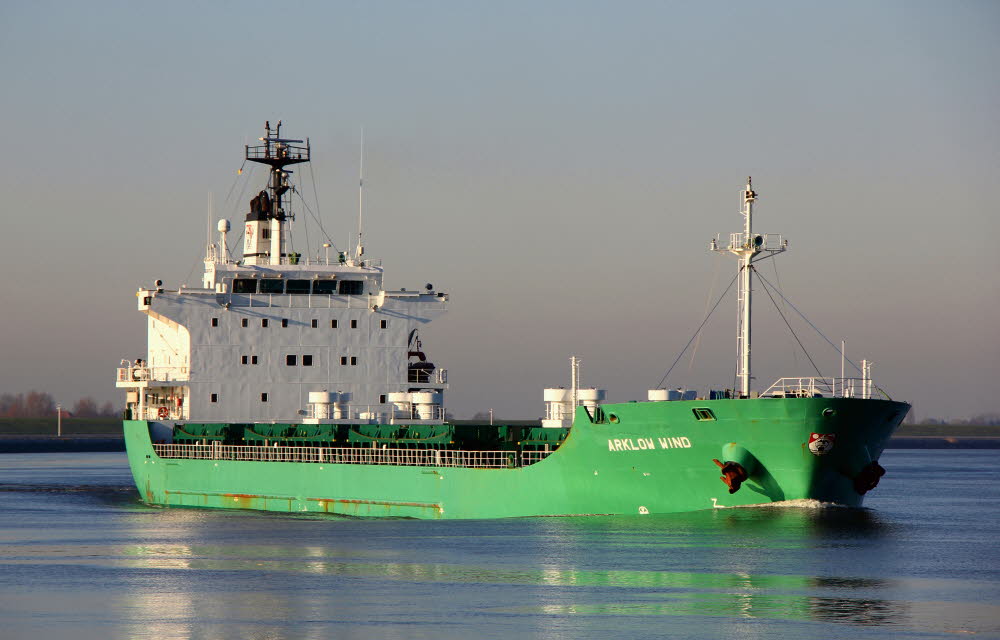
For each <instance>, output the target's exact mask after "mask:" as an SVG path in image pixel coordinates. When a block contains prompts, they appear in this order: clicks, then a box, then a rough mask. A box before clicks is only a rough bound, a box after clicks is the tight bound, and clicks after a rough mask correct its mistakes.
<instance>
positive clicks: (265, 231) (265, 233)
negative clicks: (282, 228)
mask: <svg viewBox="0 0 1000 640" xmlns="http://www.w3.org/2000/svg"><path fill="white" fill-rule="evenodd" d="M260 239H261V240H270V239H271V227H264V228H262V229H261V230H260Z"/></svg>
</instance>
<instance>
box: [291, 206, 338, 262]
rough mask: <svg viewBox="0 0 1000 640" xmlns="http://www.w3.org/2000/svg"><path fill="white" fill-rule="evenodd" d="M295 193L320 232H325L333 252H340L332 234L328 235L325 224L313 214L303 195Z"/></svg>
mask: <svg viewBox="0 0 1000 640" xmlns="http://www.w3.org/2000/svg"><path fill="white" fill-rule="evenodd" d="M294 193H295V195H297V196H298V197H299V200H300V201H301V202H302V206H303V207H305V208H306V211H308V212H309V215H311V216H312V217H313V220H315V221H316V224H317V225H318V226H319V230H320V231H322V232H323V235H324V236H326V240H327V242H329V243H330V246H332V247H333V250H334V251H339V249H337V245H336V243H335V242H334V241H333V238H331V237H330V234H329V233H327V232H326V229H324V228H323V223H322V222H320V220H319V218H318V217H316V214H315V213H313V210H312V209H310V208H309V205H308V204H307V203H306V201H305V198H303V197H302V194H300V193H299V192H298V191H295V192H294Z"/></svg>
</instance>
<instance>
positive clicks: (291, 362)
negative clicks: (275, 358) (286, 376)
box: [285, 355, 295, 367]
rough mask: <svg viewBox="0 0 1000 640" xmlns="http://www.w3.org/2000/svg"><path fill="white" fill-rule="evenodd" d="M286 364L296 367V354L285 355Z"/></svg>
mask: <svg viewBox="0 0 1000 640" xmlns="http://www.w3.org/2000/svg"><path fill="white" fill-rule="evenodd" d="M285 364H286V365H288V366H289V367H294V366H295V356H294V355H287V356H285Z"/></svg>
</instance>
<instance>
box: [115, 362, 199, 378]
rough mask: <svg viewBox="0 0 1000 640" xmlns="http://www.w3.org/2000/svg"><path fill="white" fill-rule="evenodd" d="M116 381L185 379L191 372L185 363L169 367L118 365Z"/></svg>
mask: <svg viewBox="0 0 1000 640" xmlns="http://www.w3.org/2000/svg"><path fill="white" fill-rule="evenodd" d="M117 371H118V382H147V381H153V382H174V381H186V380H188V379H189V376H190V374H191V372H190V371H189V369H188V367H187V365H180V366H170V367H136V366H128V367H119V368H118V370H117Z"/></svg>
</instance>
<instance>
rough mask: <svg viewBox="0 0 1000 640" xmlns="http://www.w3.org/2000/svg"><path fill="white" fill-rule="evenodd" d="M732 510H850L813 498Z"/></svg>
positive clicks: (738, 506)
mask: <svg viewBox="0 0 1000 640" xmlns="http://www.w3.org/2000/svg"><path fill="white" fill-rule="evenodd" d="M729 508H730V509H761V508H763V509H849V508H850V507H848V506H847V505H844V504H839V503H837V502H823V501H821V500H813V499H811V498H801V499H799V500H781V501H779V502H761V503H759V504H741V505H736V506H733V507H729Z"/></svg>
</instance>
